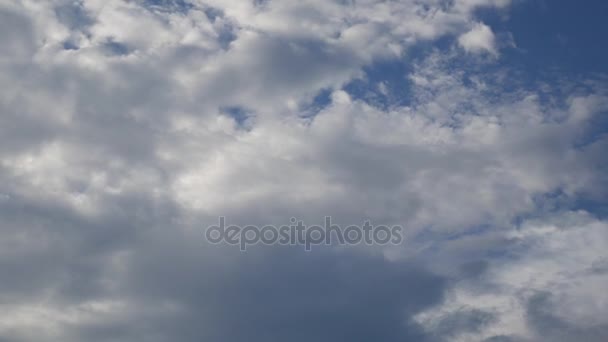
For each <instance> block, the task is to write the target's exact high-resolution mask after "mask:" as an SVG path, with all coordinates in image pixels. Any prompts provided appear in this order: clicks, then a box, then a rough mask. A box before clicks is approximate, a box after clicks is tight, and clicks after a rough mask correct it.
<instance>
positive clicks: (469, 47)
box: [458, 23, 498, 55]
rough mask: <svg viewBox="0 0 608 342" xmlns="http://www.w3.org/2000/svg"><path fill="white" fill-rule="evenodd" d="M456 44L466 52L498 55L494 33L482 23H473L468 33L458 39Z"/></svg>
mask: <svg viewBox="0 0 608 342" xmlns="http://www.w3.org/2000/svg"><path fill="white" fill-rule="evenodd" d="M458 44H459V45H460V46H461V47H462V48H463V49H464V50H465V51H467V52H472V53H478V52H489V53H490V54H493V55H497V54H498V51H497V49H496V37H495V36H494V32H492V29H491V28H490V27H489V26H487V25H485V24H483V23H475V25H474V26H473V28H471V30H470V31H468V32H467V33H464V34H462V35H461V36H460V37H458Z"/></svg>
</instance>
